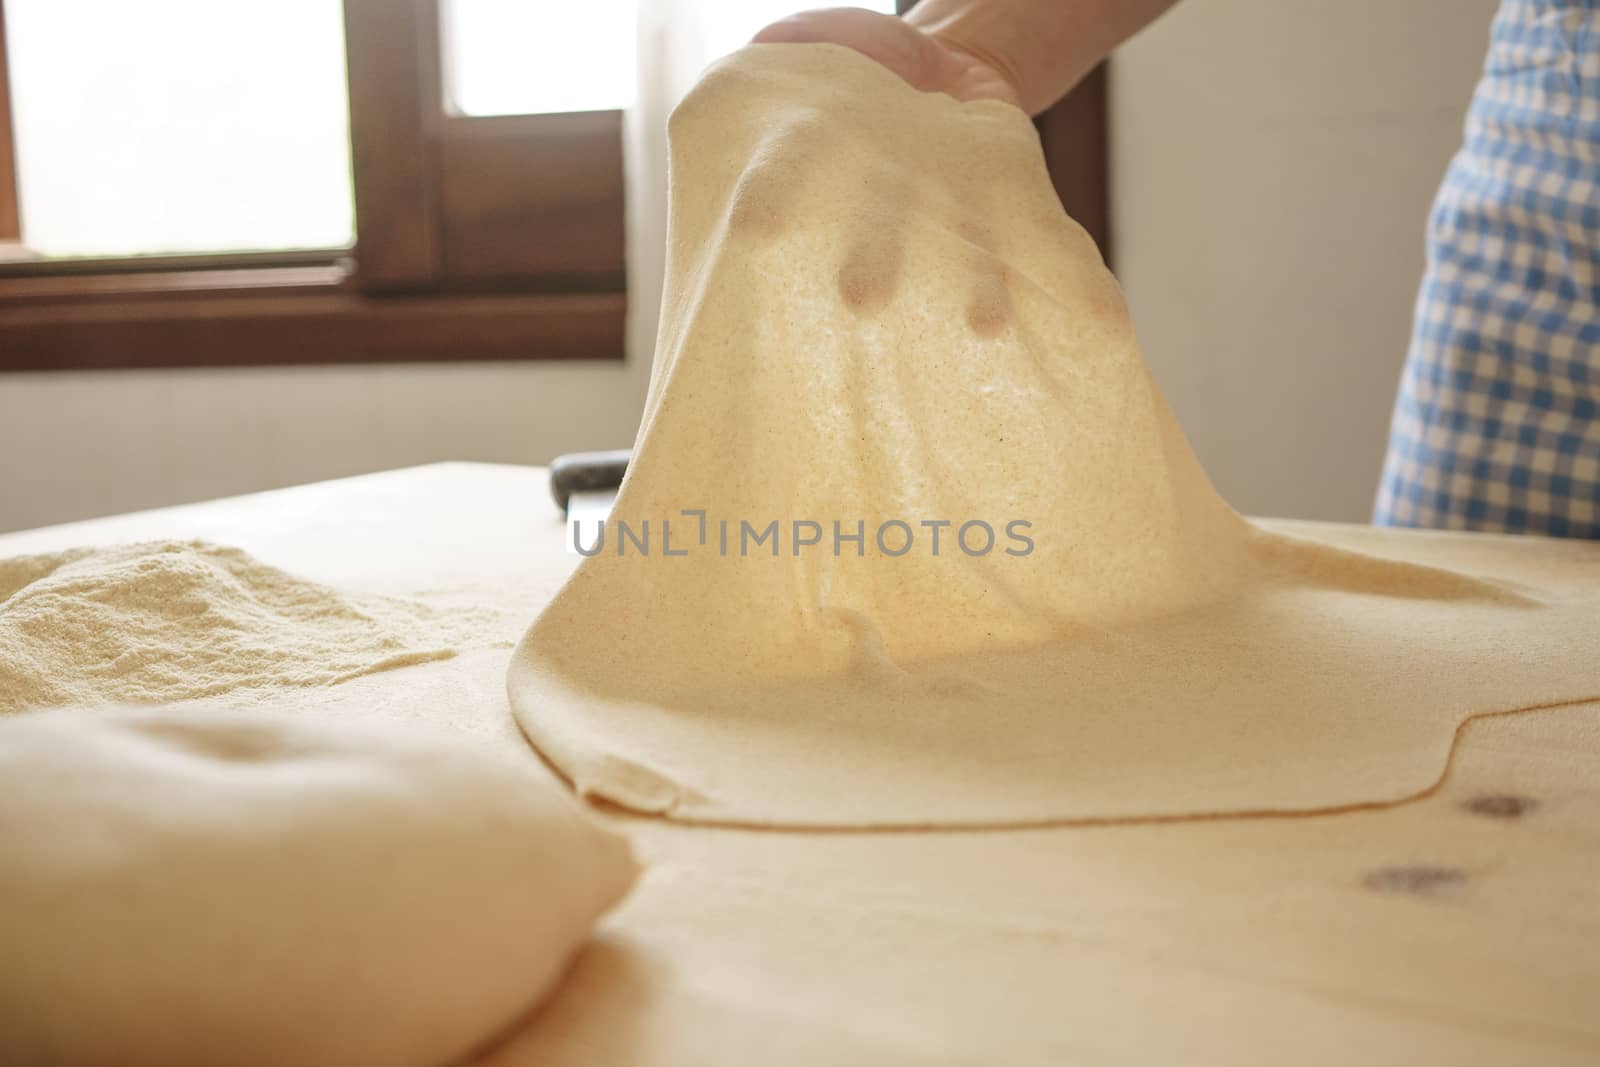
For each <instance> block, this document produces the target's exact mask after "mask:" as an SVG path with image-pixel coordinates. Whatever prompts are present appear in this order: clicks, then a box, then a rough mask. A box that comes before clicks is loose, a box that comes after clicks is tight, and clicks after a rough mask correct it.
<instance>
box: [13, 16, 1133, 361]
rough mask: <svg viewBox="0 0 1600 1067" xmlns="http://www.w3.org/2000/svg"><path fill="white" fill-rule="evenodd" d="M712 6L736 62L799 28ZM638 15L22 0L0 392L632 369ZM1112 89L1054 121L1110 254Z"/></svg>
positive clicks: (1074, 186) (1075, 204) (1048, 142)
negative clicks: (65, 384) (210, 377)
mask: <svg viewBox="0 0 1600 1067" xmlns="http://www.w3.org/2000/svg"><path fill="white" fill-rule="evenodd" d="M641 2H647V0H641ZM704 2H705V3H706V4H707V5H709V7H708V10H711V12H712V13H711V18H710V19H709V20H708V25H709V26H710V31H709V32H710V33H711V34H712V37H714V38H715V39H714V40H711V41H710V42H709V43H710V44H711V45H712V50H713V51H725V50H727V49H731V48H733V47H736V46H737V45H738V44H740V43H741V42H742V41H744V40H746V39H748V37H749V36H750V34H752V33H753V32H754V31H755V30H756V29H758V28H759V27H760V26H761V25H763V24H764V23H766V22H767V21H770V20H771V19H772V18H774V17H777V16H778V15H781V14H782V13H783V11H784V10H786V9H789V8H794V7H798V6H803V4H800V3H797V2H796V0H704ZM874 6H879V5H874ZM881 6H883V7H884V8H885V9H887V8H889V7H891V6H893V5H892V0H884V2H883V4H882V5H881ZM900 6H901V8H902V9H903V8H904V7H906V6H909V5H907V4H904V3H902V4H901V5H900ZM341 8H342V18H341V17H340V16H341ZM632 18H633V4H632V3H630V2H628V0H613V2H607V3H593V4H590V3H584V4H574V3H572V2H571V0H343V3H342V5H341V4H340V2H339V0H229V2H228V3H225V4H224V3H217V2H216V0H144V2H141V3H138V4H132V3H128V2H127V0H0V372H3V371H15V370H24V371H26V370H62V369H73V368H113V367H134V366H139V367H148V366H219V365H245V364H265V363H271V364H301V363H360V362H403V361H417V360H429V361H432V360H440V361H444V360H502V359H617V358H620V357H621V356H622V352H623V334H624V329H623V323H624V312H625V306H626V303H625V302H626V294H625V275H624V269H623V263H624V255H623V237H624V234H623V172H622V167H623V159H622V113H621V111H620V110H619V105H620V104H622V103H624V102H625V101H626V100H627V99H628V98H629V96H631V90H632V85H631V81H632V77H633V68H634V47H633V43H634V33H633V28H632ZM530 20H532V21H534V22H535V23H536V26H533V27H529V26H523V27H522V28H521V29H520V30H519V29H518V25H519V22H527V21H530ZM551 24H560V25H561V26H562V35H561V37H560V39H559V45H558V44H556V43H554V42H555V38H554V37H553V36H552V35H550V34H549V33H548V30H547V29H546V30H545V32H544V33H542V34H541V33H539V32H535V31H536V30H537V29H538V28H539V27H548V26H549V25H551ZM80 35H81V36H80ZM91 38H92V39H91ZM242 41H249V42H251V47H248V48H247V47H242V46H241V42H242ZM261 41H269V42H275V43H274V44H273V45H272V46H271V47H260V46H259V42H261ZM507 42H513V43H514V46H512V45H508V43H507ZM130 43H132V44H133V45H134V46H133V47H129V45H130ZM62 55H67V56H69V57H70V58H69V59H68V60H67V61H66V62H61V61H60V57H61V56H62ZM39 56H46V57H50V60H51V61H49V62H37V61H36V58H37V57H39ZM130 57H132V58H130ZM1103 85H1104V82H1103V78H1102V77H1101V76H1100V75H1099V74H1097V75H1096V76H1095V77H1093V78H1091V79H1090V81H1089V82H1087V83H1086V84H1085V85H1084V86H1083V87H1082V88H1080V90H1078V91H1077V92H1075V93H1074V94H1073V95H1072V97H1069V98H1068V100H1067V101H1064V102H1063V105H1061V106H1060V107H1058V108H1056V109H1054V110H1053V111H1052V112H1051V113H1049V114H1047V115H1046V116H1044V117H1043V118H1042V119H1041V124H1040V128H1041V132H1042V135H1043V140H1044V145H1045V150H1046V156H1047V158H1048V159H1049V160H1050V162H1051V165H1052V172H1053V174H1054V176H1055V178H1056V182H1057V188H1058V189H1059V190H1060V191H1061V193H1062V195H1063V198H1064V200H1066V202H1067V205H1068V209H1069V210H1070V211H1072V213H1073V214H1074V215H1075V216H1076V217H1077V218H1078V219H1079V220H1080V221H1082V222H1084V224H1085V225H1086V226H1087V227H1088V228H1089V229H1090V231H1091V232H1092V233H1094V235H1095V236H1096V238H1097V239H1099V240H1101V242H1102V247H1104V240H1105V232H1104V220H1105V207H1104V193H1105V182H1104V154H1105V153H1104V143H1103V142H1104V99H1103ZM141 104H142V105H143V106H140V105H141ZM13 117H14V119H15V121H14V122H13V121H12V120H13ZM63 138H80V139H87V140H88V141H90V142H92V148H93V152H92V153H90V154H91V156H92V157H93V158H95V159H97V160H98V162H97V164H96V165H94V166H92V167H84V166H83V165H82V162H81V161H82V159H83V158H84V152H83V149H84V145H83V144H78V145H76V146H70V145H68V146H67V147H75V148H76V149H77V151H76V152H74V153H68V152H66V151H65V150H64V143H63V141H62V139H63ZM19 193H20V197H21V199H20V203H19Z"/></svg>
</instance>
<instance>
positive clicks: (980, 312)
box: [956, 220, 1011, 337]
mask: <svg viewBox="0 0 1600 1067" xmlns="http://www.w3.org/2000/svg"><path fill="white" fill-rule="evenodd" d="M956 232H957V233H958V234H959V235H960V236H961V239H962V241H963V242H965V244H966V254H965V258H966V260H967V269H968V271H969V272H970V273H969V281H968V288H967V301H966V320H967V328H968V329H970V330H971V331H972V332H973V333H975V334H977V335H978V336H979V337H994V336H996V335H998V334H999V333H1000V332H1001V331H1002V330H1004V329H1005V328H1006V324H1007V323H1009V322H1010V321H1011V284H1010V281H1009V279H1008V278H1007V277H1006V264H1005V261H1004V260H1002V259H1001V258H1000V256H999V254H998V249H997V248H996V241H995V237H994V232H993V229H992V228H991V227H990V226H989V225H988V224H986V223H981V222H976V221H973V220H966V221H963V222H962V223H960V224H959V225H958V226H957V227H956Z"/></svg>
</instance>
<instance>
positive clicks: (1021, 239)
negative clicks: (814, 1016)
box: [509, 45, 1600, 827]
mask: <svg viewBox="0 0 1600 1067" xmlns="http://www.w3.org/2000/svg"><path fill="white" fill-rule="evenodd" d="M670 136H671V151H672V155H671V168H672V169H671V174H672V190H671V192H672V199H671V217H670V237H669V253H668V270H667V282H666V290H665V293H664V295H663V306H662V323H661V331H660V336H659V339H658V344H657V353H656V362H655V366H654V369H653V377H652V381H651V389H650V396H649V400H648V406H647V411H646V415H645V419H644V422H643V424H642V426H641V429H640V433H639V438H638V441H637V443H636V447H635V453H634V462H633V465H632V468H631V469H630V471H629V474H628V478H627V480H626V482H625V483H624V485H623V487H622V490H621V492H620V495H619V498H618V501H617V506H616V509H615V511H614V512H613V519H612V521H611V523H610V524H609V530H608V535H607V538H606V539H605V540H604V541H602V542H600V543H598V544H590V545H585V546H584V548H585V551H586V552H593V555H592V556H591V557H590V558H588V559H585V560H584V562H583V563H582V564H581V566H580V567H579V568H578V570H577V571H576V573H575V574H574V575H573V577H572V579H571V580H570V581H569V582H568V583H567V585H566V586H565V587H564V588H563V589H562V590H561V592H560V593H559V594H558V595H557V596H556V597H555V599H554V601H553V602H552V603H551V604H550V605H549V606H548V607H547V609H546V610H545V611H544V612H543V614H541V616H540V617H539V618H538V620H537V621H536V622H535V623H534V625H533V627H532V629H531V630H530V631H529V632H528V634H527V635H526V636H525V638H524V639H523V641H522V643H521V645H520V646H519V648H518V650H517V652H516V655H515V657H514V659H513V663H512V667H511V671H510V677H509V688H510V695H511V701H512V705H513V709H514V711H515V713H516V716H517V718H518V720H519V722H520V724H521V725H522V728H523V730H524V731H525V732H526V734H527V735H528V736H529V738H530V739H531V740H532V741H533V743H534V744H535V745H536V746H537V747H538V748H539V750H540V751H541V752H543V753H544V754H545V756H546V757H547V758H548V759H549V760H550V761H551V762H552V763H553V764H554V765H555V767H556V768H557V769H558V770H559V771H561V772H562V773H563V774H564V775H565V776H566V777H567V778H568V779H569V780H570V781H571V782H572V783H573V784H574V786H575V787H576V788H577V789H578V790H579V791H580V792H582V793H584V794H587V795H589V796H591V797H596V798H601V799H604V800H607V801H610V802H613V803H615V804H618V805H621V806H623V807H625V808H629V809H633V810H636V811H643V812H656V813H661V814H665V815H668V816H671V817H673V818H677V819H682V820H686V821H692V822H715V823H733V824H752V825H786V826H811V827H874V826H953V825H993V824H1018V825H1023V824H1039V823H1052V822H1073V821H1095V820H1110V819H1136V818H1162V817H1179V816H1189V815H1196V814H1208V813H1218V814H1220V813H1235V812H1288V811H1315V810H1325V809H1340V808H1348V807H1354V806H1360V805H1365V804H1372V803H1381V802H1387V801H1393V800H1398V799H1403V798H1405V797H1407V796H1412V795H1415V794H1417V793H1420V792H1422V791H1425V790H1426V789H1428V788H1429V787H1430V786H1432V785H1433V784H1434V783H1436V782H1437V780H1438V779H1439V776H1440V774H1441V773H1442V771H1443V769H1444V767H1445V764H1446V760H1447V758H1448V755H1449V751H1450V748H1451V745H1452V742H1453V738H1454V736H1455V734H1456V732H1457V730H1458V729H1459V728H1460V727H1461V725H1462V724H1463V723H1464V722H1465V721H1466V720H1468V719H1469V718H1471V717H1473V716H1477V715H1483V714H1491V713H1504V712H1509V711H1513V710H1519V709H1526V708H1530V707H1536V706H1548V705H1552V704H1558V703H1563V702H1571V701H1578V700H1583V699H1592V698H1595V697H1597V696H1600V656H1597V655H1596V651H1597V647H1600V612H1597V607H1600V574H1597V577H1596V580H1595V581H1594V582H1589V583H1587V584H1584V585H1580V586H1568V587H1565V588H1546V587H1541V586H1539V585H1537V584H1535V583H1531V582H1526V581H1517V580H1511V579H1507V578H1505V577H1503V576H1488V575H1474V574H1468V573H1460V572H1456V571H1451V570H1447V569H1442V568H1436V567H1430V566H1427V565H1423V564H1420V563H1417V562H1415V561H1403V560H1399V559H1388V558H1384V557H1383V556H1381V555H1376V554H1367V553H1363V552H1355V551H1350V550H1348V549H1343V548H1337V547H1334V546H1331V545H1325V544H1319V543H1316V542H1314V541H1310V540H1300V539H1296V538H1293V537H1289V536H1285V535H1283V534H1281V533H1274V532H1269V531H1267V530H1265V529H1262V528H1260V527H1258V526H1255V525H1253V524H1252V523H1250V522H1248V521H1246V520H1245V519H1243V518H1241V517H1240V516H1239V515H1238V514H1237V513H1236V512H1234V511H1233V510H1232V509H1231V508H1230V507H1229V506H1228V505H1227V504H1226V502H1224V501H1223V500H1222V499H1221V498H1220V497H1219V496H1218V495H1217V493H1216V492H1215V490H1214V489H1213V488H1212V486H1211V484H1210V482H1209V481H1208V479H1207V478H1206V475H1205V473H1204V471H1203V470H1202V469H1201V467H1200V464H1199V463H1198V461H1197V460H1196V458H1195V456H1194V455H1193V453H1192V451H1191V450H1190V448H1189V446H1188V443H1187V442H1186V440H1185V439H1184V436H1183V434H1182V431H1181V430H1180V429H1179V428H1178V426H1177V424H1176V422H1175V420H1174V418H1173V417H1172V414H1171V412H1170V411H1169V409H1168V408H1167V406H1166V404H1165V402H1164V400H1163V399H1162V397H1161V394H1160V392H1159V390H1158V389H1157V387H1156V384H1155V382H1154V380H1153V379H1152V377H1151V375H1150V373H1149V370H1148V368H1147V367H1146V365H1145V363H1144V361H1143V359H1142V357H1141V356H1140V353H1139V349H1138V345H1137V342H1136V341H1135V339H1134V334H1133V329H1132V326H1131V324H1130V322H1129V319H1128V314H1127V310H1126V307H1125V304H1124V302H1123V299H1122V295H1121V292H1120V290H1119V288H1118V286H1117V284H1116V281H1115V279H1113V278H1112V276H1111V274H1110V273H1109V272H1108V271H1107V270H1106V268H1105V266H1104V264H1103V263H1102V261H1101V259H1100V256H1099V254H1098V252H1097V250H1096V249H1095V247H1094V244H1093V242H1092V241H1091V240H1090V239H1089V237H1088V236H1087V235H1086V234H1085V233H1084V232H1083V230H1082V229H1081V228H1080V227H1078V226H1077V225H1076V224H1075V223H1073V222H1072V221H1071V220H1070V219H1069V218H1068V217H1067V216H1066V215H1065V213H1064V212H1063V211H1062V210H1061V207H1060V204H1059V201H1058V200H1057V198H1056V196H1055V193H1054V191H1053V189H1052V187H1051V184H1050V180H1049V177H1048V175H1047V173H1046V171H1045V167H1044V162H1043V159H1042V156H1041V153H1040V149H1039V144H1038V140H1037V137H1036V136H1035V134H1034V131H1033V128H1032V126H1031V125H1030V123H1029V122H1028V120H1027V118H1026V117H1025V116H1024V115H1023V114H1022V113H1021V112H1020V111H1017V110H1016V109H1014V108H1011V107H1009V106H1007V105H1004V104H1001V103H997V102H979V103H960V102H957V101H956V100H954V99H952V98H950V97H948V96H944V95H942V94H933V93H921V92H918V91H916V90H914V89H912V88H911V87H909V86H908V85H906V84H904V83H903V82H901V81H900V80H899V79H898V78H897V77H896V76H894V75H893V74H891V73H890V72H888V71H887V70H885V69H883V68H881V67H879V66H878V65H877V64H875V63H873V62H871V61H869V60H867V59H865V58H863V57H861V56H859V55H857V54H856V53H854V52H851V51H849V50H848V49H845V48H842V47H838V46H832V45H765V46H754V47H751V48H747V49H745V50H743V51H741V52H739V53H736V54H735V55H733V56H732V57H730V58H729V59H727V60H725V61H723V62H722V63H721V64H719V65H718V66H716V67H715V68H713V69H712V70H711V71H710V72H709V73H708V74H707V76H706V77H705V78H704V80H703V81H702V82H701V83H700V85H699V86H698V87H697V88H696V89H695V90H694V91H693V92H692V93H691V94H690V96H689V97H688V99H686V100H685V101H684V103H683V104H682V105H681V106H680V107H679V109H678V111H677V112H676V113H675V114H674V116H673V118H672V124H671V128H670ZM986 531H987V533H986ZM1594 558H1595V562H1596V566H1595V568H1594V571H1595V572H1600V556H1597V557H1594Z"/></svg>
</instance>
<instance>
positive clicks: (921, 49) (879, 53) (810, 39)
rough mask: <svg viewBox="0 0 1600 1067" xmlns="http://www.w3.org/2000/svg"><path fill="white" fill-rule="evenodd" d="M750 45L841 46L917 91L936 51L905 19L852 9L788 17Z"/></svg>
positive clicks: (770, 27) (811, 12)
mask: <svg viewBox="0 0 1600 1067" xmlns="http://www.w3.org/2000/svg"><path fill="white" fill-rule="evenodd" d="M751 43H752V44H814V43H816V44H839V45H844V46H845V47H846V48H853V49H855V50H856V51H857V52H860V53H861V54H862V55H864V56H866V57H867V58H868V59H871V60H874V61H876V62H878V63H880V64H882V65H883V66H885V67H887V68H889V69H890V70H892V71H894V72H895V73H896V74H898V75H900V77H901V78H903V79H905V80H906V81H908V82H910V83H911V84H912V85H916V86H918V87H919V88H920V87H922V85H921V83H922V82H923V81H924V80H926V77H927V71H928V68H929V66H930V64H931V63H932V62H933V61H934V59H935V58H936V57H935V55H934V53H936V52H937V49H936V48H935V47H934V45H933V43H932V41H931V40H930V39H929V38H928V37H927V36H926V35H925V34H924V33H923V32H922V31H921V30H918V29H915V28H914V27H912V26H911V24H910V23H908V22H906V21H905V20H903V19H900V18H896V17H895V16H894V15H886V14H883V13H881V12H877V11H863V10H862V9H860V8H854V7H835V8H825V9H823V10H820V11H802V12H800V13H798V14H795V15H790V16H789V17H788V18H785V19H780V20H778V21H777V22H774V23H773V24H772V25H770V26H768V27H767V28H766V29H764V30H762V31H761V32H760V33H758V34H756V35H755V38H754V39H753V40H752V42H751Z"/></svg>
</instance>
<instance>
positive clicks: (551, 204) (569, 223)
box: [438, 111, 624, 292]
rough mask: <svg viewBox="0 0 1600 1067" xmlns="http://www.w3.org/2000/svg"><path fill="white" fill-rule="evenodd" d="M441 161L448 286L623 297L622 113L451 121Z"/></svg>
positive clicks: (442, 136) (444, 129) (445, 127)
mask: <svg viewBox="0 0 1600 1067" xmlns="http://www.w3.org/2000/svg"><path fill="white" fill-rule="evenodd" d="M438 156H439V190H440V217H441V221H442V226H443V240H442V244H443V265H444V275H445V277H446V278H447V279H448V280H449V281H451V282H452V283H455V284H464V283H468V282H491V281H496V280H500V281H504V280H520V281H525V282H543V283H547V284H550V285H554V286H560V287H581V288H587V289H599V290H609V291H617V292H620V291H621V290H622V288H623V286H624V270H623V240H624V235H623V210H622V203H623V182H622V112H620V111H587V112H576V113H573V114H551V115H509V116H505V117H503V118H470V119H464V118H455V119H450V120H447V121H446V122H444V123H443V124H441V126H440V129H439V145H438Z"/></svg>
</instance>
